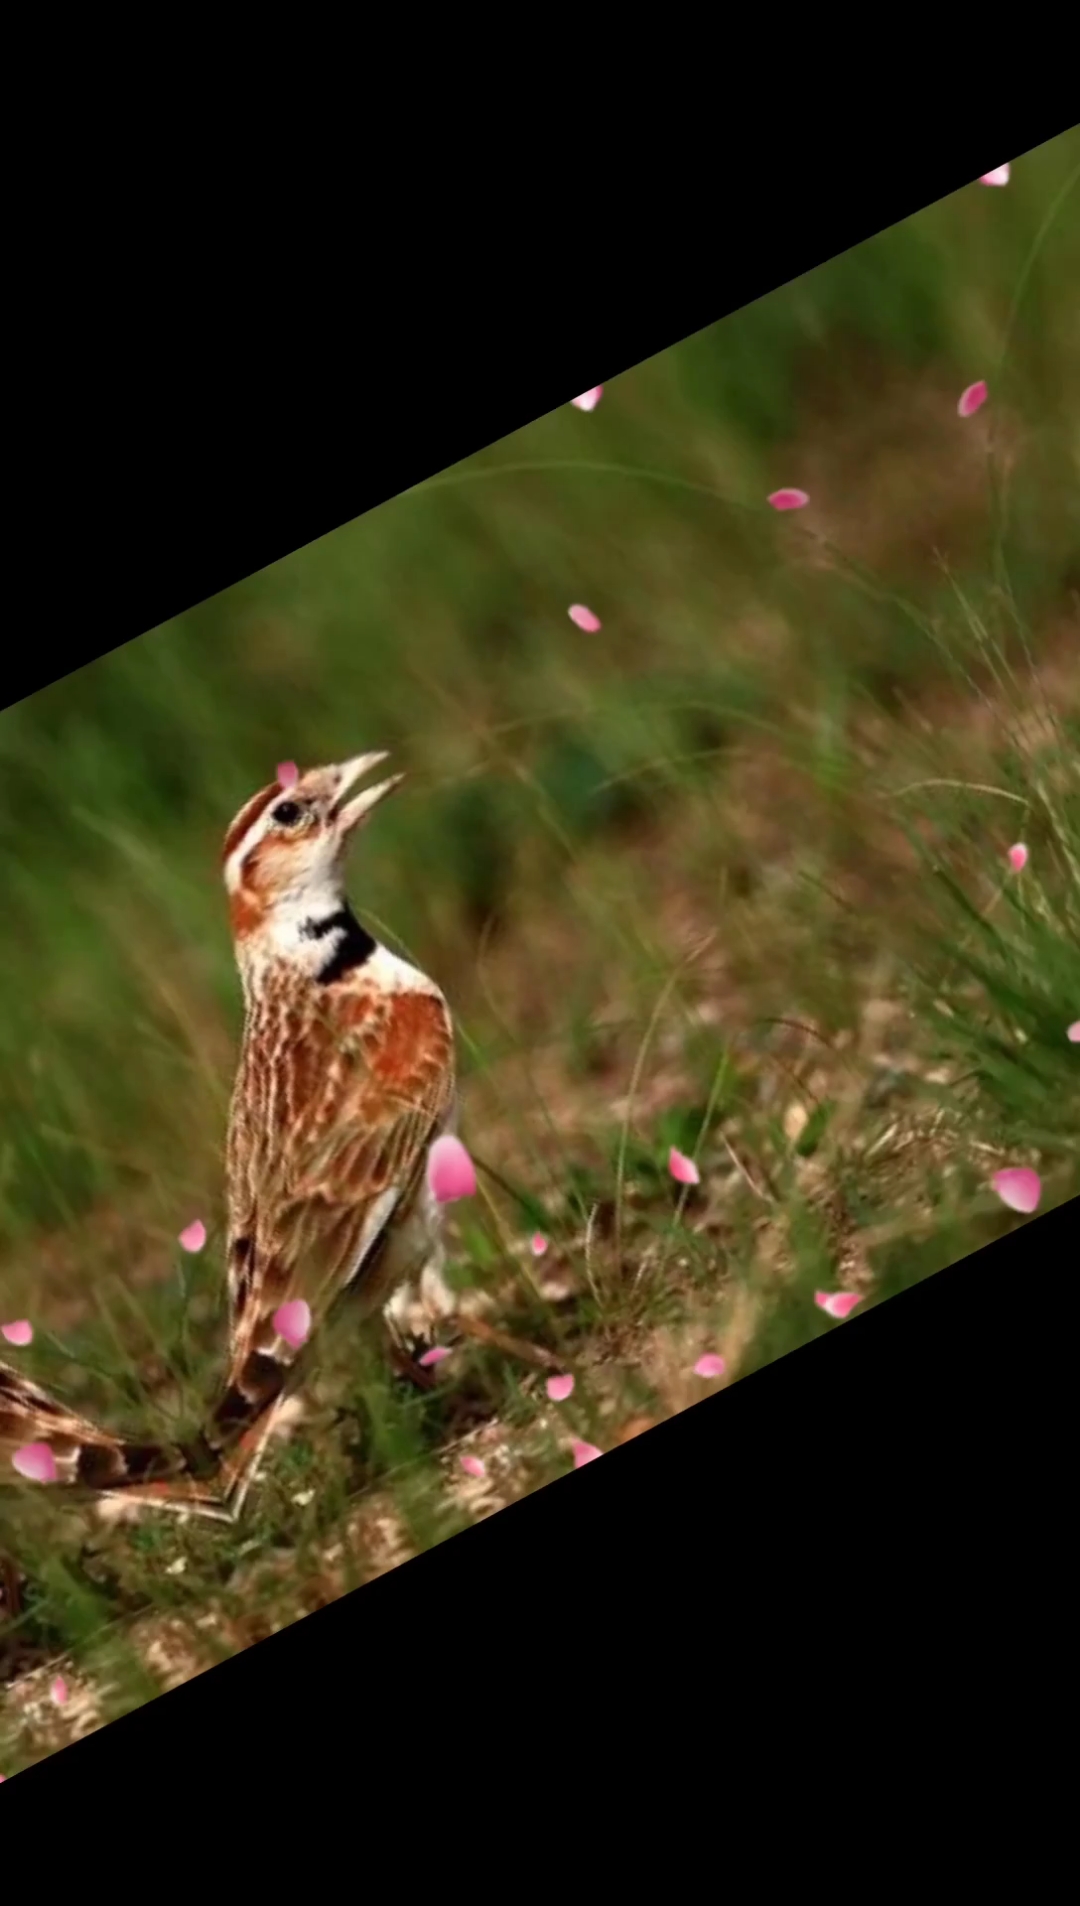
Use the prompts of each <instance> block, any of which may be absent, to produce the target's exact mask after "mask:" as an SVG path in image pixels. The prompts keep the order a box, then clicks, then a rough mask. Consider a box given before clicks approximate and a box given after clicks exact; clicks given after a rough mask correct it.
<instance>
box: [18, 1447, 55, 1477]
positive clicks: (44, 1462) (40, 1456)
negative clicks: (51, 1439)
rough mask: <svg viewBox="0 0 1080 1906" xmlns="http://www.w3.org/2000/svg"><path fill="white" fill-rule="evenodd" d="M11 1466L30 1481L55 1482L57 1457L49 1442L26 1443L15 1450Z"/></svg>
mask: <svg viewBox="0 0 1080 1906" xmlns="http://www.w3.org/2000/svg"><path fill="white" fill-rule="evenodd" d="M11 1467H12V1469H15V1470H17V1471H18V1473H19V1475H20V1476H25V1477H26V1479H27V1481H28V1482H55V1481H56V1457H55V1456H54V1455H53V1453H52V1450H51V1449H50V1448H49V1445H48V1443H24V1444H23V1446H22V1448H21V1449H17V1450H16V1451H15V1454H14V1456H13V1457H12V1459H11Z"/></svg>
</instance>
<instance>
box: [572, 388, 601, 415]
mask: <svg viewBox="0 0 1080 1906" xmlns="http://www.w3.org/2000/svg"><path fill="white" fill-rule="evenodd" d="M603 395H604V386H603V385H602V384H595V385H594V386H593V388H592V390H587V391H585V392H584V393H583V395H582V396H581V397H571V399H570V402H571V403H572V404H573V406H574V409H575V410H595V409H596V406H597V404H598V403H599V402H600V399H601V397H602V396H603Z"/></svg>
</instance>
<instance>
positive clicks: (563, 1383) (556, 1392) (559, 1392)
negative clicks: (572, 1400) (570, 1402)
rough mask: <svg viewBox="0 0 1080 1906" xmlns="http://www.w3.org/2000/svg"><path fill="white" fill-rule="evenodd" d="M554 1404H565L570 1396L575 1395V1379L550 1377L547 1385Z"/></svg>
mask: <svg viewBox="0 0 1080 1906" xmlns="http://www.w3.org/2000/svg"><path fill="white" fill-rule="evenodd" d="M545 1388H546V1389H547V1393H548V1396H549V1397H550V1398H551V1401H552V1402H553V1403H565V1402H566V1399H567V1397H568V1396H573V1394H574V1379H573V1377H549V1378H548V1380H547V1383H546V1385H545Z"/></svg>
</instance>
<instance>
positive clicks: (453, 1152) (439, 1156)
mask: <svg viewBox="0 0 1080 1906" xmlns="http://www.w3.org/2000/svg"><path fill="white" fill-rule="evenodd" d="M428 1185H429V1186H430V1189H431V1195H432V1197H433V1198H434V1199H435V1200H436V1202H437V1203H438V1204H453V1203H454V1202H455V1200H456V1199H458V1198H471V1197H472V1196H473V1194H474V1192H475V1190H476V1172H475V1170H474V1168H473V1161H472V1159H471V1158H470V1157H469V1154H468V1152H467V1151H466V1150H465V1147H464V1145H463V1144H462V1142H461V1140H460V1138H451V1137H450V1136H449V1134H447V1135H446V1136H445V1137H443V1138H437V1139H436V1140H435V1143H434V1145H433V1146H432V1147H431V1150H430V1152H429V1153H428Z"/></svg>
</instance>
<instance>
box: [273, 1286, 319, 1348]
mask: <svg viewBox="0 0 1080 1906" xmlns="http://www.w3.org/2000/svg"><path fill="white" fill-rule="evenodd" d="M271 1321H272V1323H273V1326H274V1329H275V1330H276V1331H277V1334H278V1336H279V1337H283V1338H284V1339H285V1342H286V1343H287V1344H289V1345H290V1346H291V1348H292V1349H293V1350H299V1348H300V1345H301V1344H302V1343H306V1342H307V1340H308V1338H309V1337H310V1335H311V1307H310V1305H309V1304H305V1302H304V1300H303V1298H302V1297H295V1298H293V1300H292V1302H291V1303H289V1304H282V1306H281V1308H280V1309H279V1310H275V1312H274V1315H273V1318H272V1320H271Z"/></svg>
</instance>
